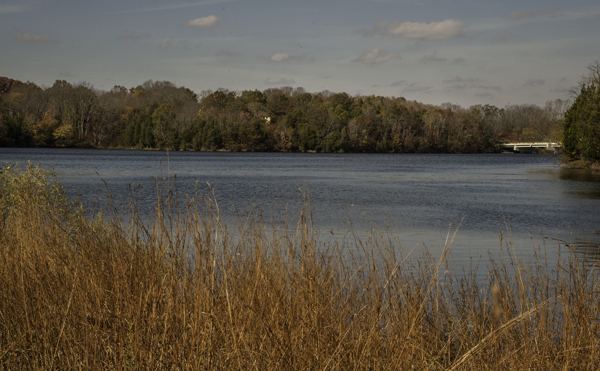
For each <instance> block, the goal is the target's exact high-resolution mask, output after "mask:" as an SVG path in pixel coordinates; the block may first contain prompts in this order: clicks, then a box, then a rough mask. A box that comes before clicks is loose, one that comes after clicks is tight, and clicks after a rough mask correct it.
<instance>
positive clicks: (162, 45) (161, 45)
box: [160, 37, 172, 49]
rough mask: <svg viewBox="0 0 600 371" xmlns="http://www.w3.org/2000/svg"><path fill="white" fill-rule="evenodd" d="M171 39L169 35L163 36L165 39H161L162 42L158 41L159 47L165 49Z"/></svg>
mask: <svg viewBox="0 0 600 371" xmlns="http://www.w3.org/2000/svg"><path fill="white" fill-rule="evenodd" d="M171 40H172V39H171V38H170V37H165V39H164V40H163V41H162V43H160V48H161V49H166V48H167V47H168V46H169V42H170V41H171Z"/></svg>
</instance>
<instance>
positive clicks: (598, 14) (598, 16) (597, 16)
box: [592, 13, 600, 18]
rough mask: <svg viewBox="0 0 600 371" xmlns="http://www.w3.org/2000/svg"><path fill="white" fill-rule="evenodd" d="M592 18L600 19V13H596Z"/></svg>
mask: <svg viewBox="0 0 600 371" xmlns="http://www.w3.org/2000/svg"><path fill="white" fill-rule="evenodd" d="M592 17H594V18H600V13H596V14H594V15H593V16H592Z"/></svg>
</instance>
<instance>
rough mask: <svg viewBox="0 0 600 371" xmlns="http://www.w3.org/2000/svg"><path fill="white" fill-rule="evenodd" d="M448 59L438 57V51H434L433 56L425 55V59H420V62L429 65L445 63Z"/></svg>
mask: <svg viewBox="0 0 600 371" xmlns="http://www.w3.org/2000/svg"><path fill="white" fill-rule="evenodd" d="M445 61H447V59H446V58H443V57H438V55H437V51H434V52H433V53H432V54H429V55H424V56H423V58H421V59H419V62H421V63H424V64H427V63H436V62H445Z"/></svg>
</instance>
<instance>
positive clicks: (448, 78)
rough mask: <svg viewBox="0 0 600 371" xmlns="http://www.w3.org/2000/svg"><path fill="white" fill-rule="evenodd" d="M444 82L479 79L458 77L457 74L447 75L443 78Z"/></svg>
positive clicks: (475, 79) (474, 80)
mask: <svg viewBox="0 0 600 371" xmlns="http://www.w3.org/2000/svg"><path fill="white" fill-rule="evenodd" d="M443 81H444V82H445V83H455V82H477V81H481V80H480V79H478V78H475V77H460V76H458V75H454V76H448V77H446V78H445V79H444V80H443Z"/></svg>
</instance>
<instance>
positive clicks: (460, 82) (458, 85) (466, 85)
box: [443, 75, 502, 92]
mask: <svg viewBox="0 0 600 371" xmlns="http://www.w3.org/2000/svg"><path fill="white" fill-rule="evenodd" d="M443 82H444V83H445V84H453V85H450V86H447V87H446V88H445V90H447V91H449V90H465V89H480V90H495V91H497V92H501V91H502V87H501V86H499V85H494V84H485V83H483V84H482V83H480V82H481V79H478V78H476V77H461V76H458V75H455V76H448V77H446V78H445V79H444V80H443Z"/></svg>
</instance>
